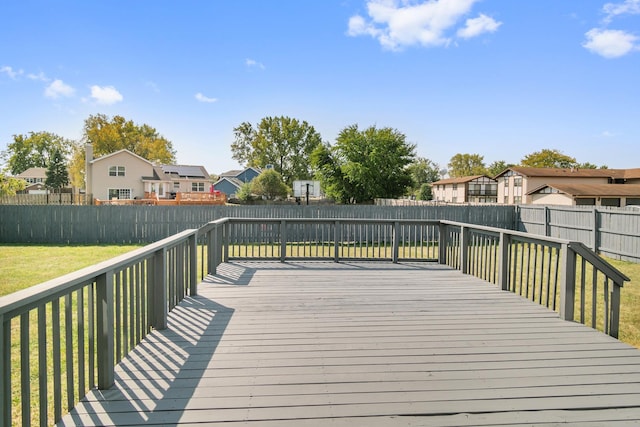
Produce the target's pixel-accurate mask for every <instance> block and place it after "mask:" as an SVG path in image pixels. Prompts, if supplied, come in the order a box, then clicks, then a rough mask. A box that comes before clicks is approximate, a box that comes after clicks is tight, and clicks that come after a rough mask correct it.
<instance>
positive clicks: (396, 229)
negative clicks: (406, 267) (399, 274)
mask: <svg viewBox="0 0 640 427" xmlns="http://www.w3.org/2000/svg"><path fill="white" fill-rule="evenodd" d="M399 246H400V223H399V222H398V221H395V222H394V223H393V254H392V257H393V263H394V264H397V263H398V251H399V249H398V248H399Z"/></svg>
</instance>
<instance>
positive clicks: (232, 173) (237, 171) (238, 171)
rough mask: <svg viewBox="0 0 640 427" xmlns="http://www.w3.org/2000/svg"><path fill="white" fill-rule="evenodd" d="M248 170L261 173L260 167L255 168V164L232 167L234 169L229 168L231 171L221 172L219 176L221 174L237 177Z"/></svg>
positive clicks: (223, 176)
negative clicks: (244, 166)
mask: <svg viewBox="0 0 640 427" xmlns="http://www.w3.org/2000/svg"><path fill="white" fill-rule="evenodd" d="M248 170H253V171H255V172H256V173H257V174H260V169H258V168H254V167H253V166H249V167H246V168H244V169H232V170H229V171H226V172H223V173H221V174H220V175H219V176H220V178H235V177H237V176H238V175H240V174H242V173H243V172H246V171H248Z"/></svg>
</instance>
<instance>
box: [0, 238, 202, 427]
mask: <svg viewBox="0 0 640 427" xmlns="http://www.w3.org/2000/svg"><path fill="white" fill-rule="evenodd" d="M196 236H197V231H196V230H187V231H184V232H182V233H179V234H176V235H175V236H172V237H169V238H167V239H164V240H161V241H159V242H157V243H153V244H150V245H148V246H146V247H144V248H141V249H138V250H134V251H132V252H130V253H127V254H125V255H122V256H119V257H117V258H113V259H112V260H109V261H105V262H103V263H100V264H96V265H94V266H92V267H88V268H85V269H83V270H80V271H77V272H75V273H71V274H68V275H66V276H62V277H60V278H57V279H54V280H51V281H49V282H45V283H43V284H41V285H38V286H34V287H32V288H28V289H25V290H23V291H19V292H16V293H14V294H11V295H9V296H6V297H3V298H0V344H1V348H2V351H0V372H1V373H2V375H1V376H0V387H1V388H0V396H2V397H1V398H0V400H1V402H0V424H1V425H3V426H10V425H16V424H17V425H19V424H22V425H23V426H29V425H31V424H30V423H31V422H32V421H33V422H34V423H36V424H37V423H39V424H40V425H49V424H51V421H54V422H57V421H58V420H60V419H61V417H62V414H63V413H64V412H65V411H68V410H69V409H71V408H73V407H74V405H75V404H76V402H78V401H79V400H80V399H81V398H82V397H83V396H84V395H85V394H86V392H87V391H88V390H89V389H91V388H94V387H98V388H100V389H107V388H109V387H110V386H111V385H112V384H113V382H114V367H115V365H116V364H117V363H118V362H119V361H120V360H121V359H122V358H123V357H124V356H126V355H127V353H128V352H129V351H131V350H132V349H133V347H135V346H136V345H137V344H138V343H139V342H140V341H141V340H142V339H143V338H144V337H145V336H146V335H147V333H148V332H149V331H150V330H151V328H155V329H164V328H166V325H167V313H168V312H169V310H171V309H172V308H173V307H175V306H176V305H177V304H178V303H179V302H180V301H181V300H182V299H183V298H184V296H185V295H186V294H187V293H189V294H191V295H194V294H195V293H196V284H197V278H196V273H197V251H196V249H197V245H196ZM15 402H17V403H15Z"/></svg>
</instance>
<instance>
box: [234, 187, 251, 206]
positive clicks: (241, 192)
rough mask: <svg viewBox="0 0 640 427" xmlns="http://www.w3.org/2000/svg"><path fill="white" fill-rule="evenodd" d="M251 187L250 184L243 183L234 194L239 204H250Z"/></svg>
mask: <svg viewBox="0 0 640 427" xmlns="http://www.w3.org/2000/svg"><path fill="white" fill-rule="evenodd" d="M252 191H253V190H252V186H251V183H250V182H245V183H243V184H242V185H241V186H240V188H239V189H238V191H237V192H236V198H237V199H238V200H240V201H241V202H250V201H251V200H253V194H252Z"/></svg>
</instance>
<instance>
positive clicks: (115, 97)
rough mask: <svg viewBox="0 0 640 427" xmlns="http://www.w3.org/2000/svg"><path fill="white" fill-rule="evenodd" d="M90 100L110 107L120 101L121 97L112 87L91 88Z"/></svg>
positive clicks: (95, 86)
mask: <svg viewBox="0 0 640 427" xmlns="http://www.w3.org/2000/svg"><path fill="white" fill-rule="evenodd" d="M91 98H93V99H94V100H95V101H96V102H97V103H98V104H104V105H111V104H115V103H116V102H120V101H122V99H123V97H122V94H121V93H120V92H118V90H117V89H116V88H115V87H113V86H97V85H93V86H91Z"/></svg>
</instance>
